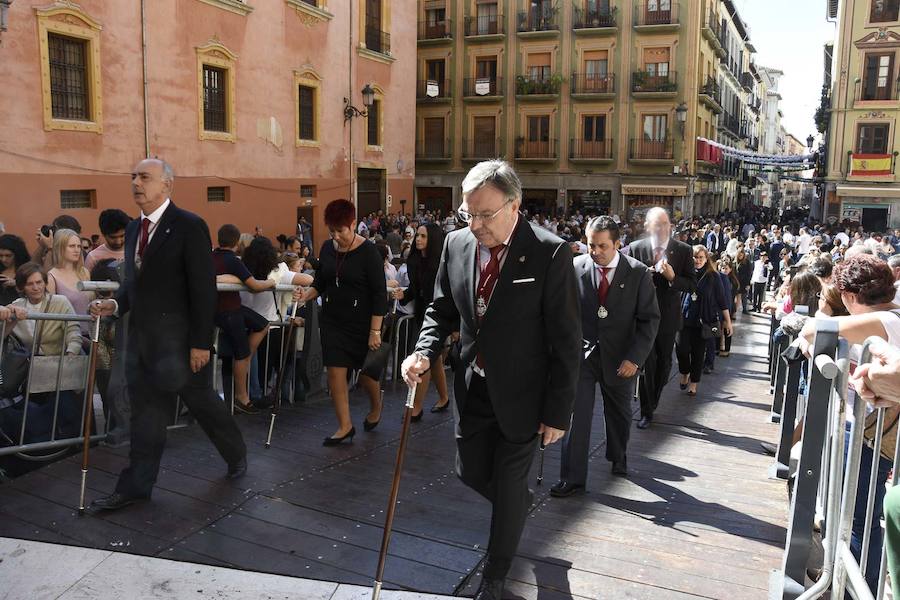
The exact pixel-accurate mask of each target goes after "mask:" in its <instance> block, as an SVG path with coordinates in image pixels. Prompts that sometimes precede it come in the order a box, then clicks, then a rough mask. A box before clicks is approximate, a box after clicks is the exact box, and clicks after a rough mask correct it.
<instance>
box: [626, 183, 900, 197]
mask: <svg viewBox="0 0 900 600" xmlns="http://www.w3.org/2000/svg"><path fill="white" fill-rule="evenodd" d="M623 193H624V192H623ZM837 195H838V196H845V197H847V196H849V197H853V198H900V187H874V186H859V185H839V186H837Z"/></svg>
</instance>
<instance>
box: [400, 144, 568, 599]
mask: <svg viewBox="0 0 900 600" xmlns="http://www.w3.org/2000/svg"><path fill="white" fill-rule="evenodd" d="M462 193H463V201H462V205H461V206H460V208H459V217H460V219H462V220H463V221H465V222H466V223H468V224H469V227H468V228H465V229H462V230H458V231H454V232H453V233H450V234H449V235H448V236H447V240H446V242H445V244H444V250H443V256H442V257H441V263H440V268H439V271H438V275H437V280H436V283H435V290H434V301H433V302H432V304H431V306H429V307H428V310H427V311H426V312H425V321H424V324H423V326H422V331H421V333H420V334H419V340H418V343H417V345H416V350H415V352H414V353H413V354H411V355H410V356H409V357H407V359H406V360H405V361H404V362H403V367H402V371H403V377H404V379H405V380H406V381H407V383H409V384H410V385H414V384H417V383H418V382H419V381H420V380H421V375H422V374H423V373H425V372H426V371H427V370H428V369H429V368H430V366H431V364H432V361H434V360H435V358H436V357H437V356H438V354H439V353H440V352H441V349H442V347H443V343H444V340H445V339H446V338H447V336H449V335H450V334H451V333H452V332H453V331H455V330H456V329H457V327H459V331H460V337H461V341H462V350H461V353H460V362H461V364H463V365H466V368H464V369H459V370H458V371H457V372H456V380H455V403H454V406H453V409H454V411H453V412H454V416H455V418H456V442H457V460H456V464H457V474H458V475H459V477H460V479H462V481H463V482H464V483H465V484H466V485H468V486H469V487H471V488H472V489H474V490H475V491H477V492H478V493H480V494H481V495H482V496H484V497H485V498H486V499H487V500H489V501H490V502H491V504H492V509H493V512H492V518H491V533H490V542H489V544H488V551H487V562H486V564H485V567H484V577H483V579H482V582H481V585H480V587H479V588H478V591H477V593H476V595H475V598H476V599H477V600H500V598H501V597H502V595H503V587H504V581H505V578H506V575H507V573H508V572H509V569H510V566H511V564H512V560H513V557H514V556H515V554H516V549H517V548H518V545H519V539H520V537H521V535H522V529H523V528H524V525H525V518H526V516H527V514H528V508H529V506H530V505H531V501H532V493H531V491H530V490H529V489H528V482H527V478H528V472H529V469H530V467H531V465H532V462H533V459H534V454H535V450H536V449H537V447H538V445H539V444H543V445H548V444H552V443H554V442H556V441H558V440H559V439H561V438H562V436H563V434H564V433H565V430H566V429H567V428H568V427H569V424H570V420H571V414H572V405H573V403H574V400H575V384H576V381H577V378H578V369H579V364H580V360H581V357H580V353H581V317H580V313H579V304H578V292H577V288H576V284H575V272H574V270H573V269H572V252H571V250H570V249H569V246H568V244H566V243H565V242H563V241H562V240H560V239H559V238H557V237H556V236H553V235H551V234H550V233H548V232H546V231H544V230H543V229H541V228H540V227H537V226H533V225H531V224H530V223H529V222H528V220H527V219H526V218H525V217H524V216H522V215H521V214H520V213H519V206H520V204H521V201H522V186H521V183H520V182H519V178H518V176H517V175H516V174H515V172H514V171H513V169H512V168H511V167H510V166H509V165H508V164H507V163H505V162H503V161H500V160H492V161H486V162H482V163H479V164H477V165H475V167H473V168H472V170H471V171H469V173H468V175H466V178H465V179H464V180H463V183H462Z"/></svg>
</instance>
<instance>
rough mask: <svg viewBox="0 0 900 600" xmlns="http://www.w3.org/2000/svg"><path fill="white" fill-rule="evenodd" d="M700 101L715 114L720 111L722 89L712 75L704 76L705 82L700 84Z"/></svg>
mask: <svg viewBox="0 0 900 600" xmlns="http://www.w3.org/2000/svg"><path fill="white" fill-rule="evenodd" d="M699 94H700V102H702V103H703V104H705V105H706V106H707V108H709V109H710V110H711V111H713V112H714V113H716V114H719V113H721V112H722V110H723V109H722V91H721V90H720V89H719V84H718V83H716V80H715V79H713V78H712V77H707V78H706V83H704V84H703V85H702V86H700V90H699Z"/></svg>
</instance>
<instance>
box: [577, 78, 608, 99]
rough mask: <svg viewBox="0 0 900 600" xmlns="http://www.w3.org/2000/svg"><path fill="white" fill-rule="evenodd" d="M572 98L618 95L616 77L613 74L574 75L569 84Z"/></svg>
mask: <svg viewBox="0 0 900 600" xmlns="http://www.w3.org/2000/svg"><path fill="white" fill-rule="evenodd" d="M569 85H570V86H571V90H572V96H574V97H576V98H577V97H579V96H584V97H585V98H597V97H602V96H615V95H616V76H615V75H614V74H613V73H602V74H601V73H572V80H571V82H570V83H569Z"/></svg>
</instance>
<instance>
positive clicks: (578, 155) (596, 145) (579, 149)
mask: <svg viewBox="0 0 900 600" xmlns="http://www.w3.org/2000/svg"><path fill="white" fill-rule="evenodd" d="M569 158H570V159H571V160H574V161H593V162H601V161H611V160H612V158H613V141H612V139H608V140H583V139H571V140H569Z"/></svg>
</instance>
